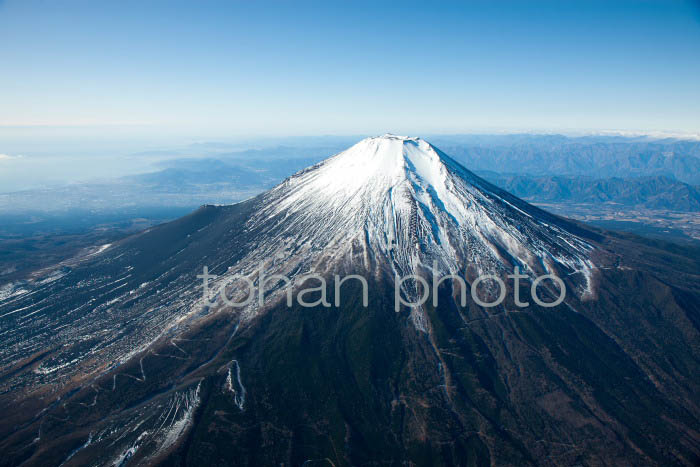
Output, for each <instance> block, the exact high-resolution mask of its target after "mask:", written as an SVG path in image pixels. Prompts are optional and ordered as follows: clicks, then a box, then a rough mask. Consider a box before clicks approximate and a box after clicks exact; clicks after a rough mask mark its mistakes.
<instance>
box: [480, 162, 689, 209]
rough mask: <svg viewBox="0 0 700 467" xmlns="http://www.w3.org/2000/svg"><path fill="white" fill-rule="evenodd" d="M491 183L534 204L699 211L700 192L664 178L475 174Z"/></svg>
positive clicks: (685, 184)
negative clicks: (610, 204) (618, 206)
mask: <svg viewBox="0 0 700 467" xmlns="http://www.w3.org/2000/svg"><path fill="white" fill-rule="evenodd" d="M478 173H479V175H481V176H482V177H484V178H486V179H487V180H488V181H490V182H491V183H493V184H495V185H498V186H499V187H501V188H503V189H505V190H507V191H509V192H511V193H513V194H515V195H517V196H519V197H521V198H525V199H528V200H532V201H536V202H540V203H543V202H552V203H561V202H575V203H617V204H620V205H623V206H642V207H645V208H648V209H669V210H673V211H688V212H696V211H700V188H699V187H697V186H693V185H689V184H687V183H683V182H679V181H677V180H674V179H671V178H668V177H665V176H656V177H637V178H619V177H612V178H603V179H595V178H591V177H576V176H563V175H555V176H535V175H512V174H499V173H496V172H485V171H480V172H478Z"/></svg>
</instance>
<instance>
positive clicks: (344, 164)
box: [232, 134, 592, 294]
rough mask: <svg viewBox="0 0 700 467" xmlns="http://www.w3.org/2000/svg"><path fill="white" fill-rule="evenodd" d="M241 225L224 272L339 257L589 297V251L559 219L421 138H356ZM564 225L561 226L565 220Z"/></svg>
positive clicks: (400, 270)
mask: <svg viewBox="0 0 700 467" xmlns="http://www.w3.org/2000/svg"><path fill="white" fill-rule="evenodd" d="M259 206H260V208H259V209H258V210H256V212H255V214H254V215H253V216H252V217H251V218H250V219H249V221H248V223H247V229H248V231H251V232H252V231H255V232H260V236H261V237H260V241H259V242H258V243H257V245H256V248H255V249H254V250H253V251H251V253H250V254H249V255H247V257H246V259H245V260H243V261H241V262H239V264H237V265H236V266H235V267H233V268H232V271H247V272H248V273H252V271H253V270H254V269H255V267H257V264H259V262H260V261H263V262H265V261H268V262H269V263H270V267H272V268H273V269H274V272H275V273H284V274H290V273H294V272H307V271H316V272H319V273H323V272H324V271H330V270H331V269H332V268H333V266H334V265H337V264H339V263H345V264H347V263H348V262H350V263H352V264H353V265H354V266H357V265H358V264H357V263H362V264H360V266H362V267H364V268H366V269H368V270H371V271H375V272H376V271H379V270H384V271H387V272H390V273H391V272H394V273H396V274H402V275H403V274H411V273H415V272H418V271H419V270H423V271H425V270H426V268H432V265H433V264H437V265H438V268H439V269H440V271H441V272H449V273H461V274H464V273H465V271H467V270H470V271H472V273H473V274H477V275H478V274H499V275H502V274H504V273H510V272H512V271H513V267H514V266H518V267H519V268H520V269H521V270H522V271H525V272H527V273H529V274H532V275H537V274H546V273H552V272H553V273H558V274H567V275H574V274H577V275H579V277H580V281H579V282H580V284H581V286H580V293H581V294H585V293H590V272H591V268H592V263H591V261H590V251H591V249H592V247H591V246H590V245H589V244H588V243H587V242H586V241H585V240H584V239H582V238H579V237H578V236H577V235H575V234H574V233H572V231H571V230H573V229H568V227H567V224H566V223H565V222H563V221H561V219H558V218H556V217H554V216H552V215H549V214H547V213H545V212H543V211H541V210H539V209H537V208H535V207H533V206H531V205H529V204H527V203H525V202H523V201H521V200H519V199H518V198H516V197H514V196H512V195H510V194H508V193H506V192H503V191H502V190H500V189H498V188H496V187H494V186H493V185H491V184H489V183H488V182H486V181H484V180H483V179H481V178H479V177H478V176H476V175H474V174H473V173H472V172H470V171H468V170H467V169H465V168H464V167H462V166H461V165H460V164H458V163H457V162H455V161H454V160H453V159H451V158H450V157H449V156H447V155H446V154H444V153H443V152H442V151H440V150H439V149H437V148H435V147H434V146H432V145H431V144H429V143H428V142H426V141H424V140H422V139H420V138H414V137H405V136H395V135H391V134H385V135H383V136H378V137H372V138H367V139H364V140H362V141H360V142H358V143H357V144H355V145H354V146H352V147H350V148H348V149H347V150H345V151H343V152H341V153H339V154H337V155H335V156H332V157H330V158H328V159H326V160H325V161H323V162H321V163H319V164H317V165H315V166H312V167H310V168H308V169H306V170H303V171H301V172H299V173H297V174H295V175H293V176H292V177H290V178H288V179H287V180H285V181H284V182H283V183H281V184H280V185H278V186H277V187H275V188H273V189H272V190H270V191H269V192H267V193H265V194H263V195H261V198H260V203H259ZM569 227H570V226H569Z"/></svg>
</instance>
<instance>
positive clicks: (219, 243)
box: [0, 135, 700, 465]
mask: <svg viewBox="0 0 700 467" xmlns="http://www.w3.org/2000/svg"><path fill="white" fill-rule="evenodd" d="M203 266H207V267H208V269H209V271H210V272H211V273H213V274H216V275H217V276H218V278H217V279H215V280H213V281H212V283H211V284H210V287H211V288H212V289H216V288H218V285H220V284H223V283H225V282H226V281H227V280H231V279H232V278H233V277H234V276H235V275H238V280H239V282H240V280H241V279H240V276H245V277H248V278H250V279H251V280H252V281H253V282H254V283H257V285H258V286H259V285H260V284H259V282H260V278H259V270H260V269H261V268H262V269H263V270H264V271H265V274H267V275H268V277H269V276H270V275H272V274H285V275H287V276H288V277H289V278H290V279H291V280H292V282H293V283H294V292H293V295H294V298H295V300H293V301H292V305H291V307H289V306H287V305H286V303H285V301H284V297H285V289H283V288H282V286H281V283H276V284H275V283H270V284H269V287H267V290H268V294H267V295H266V296H265V298H267V300H266V301H265V304H264V305H262V306H261V305H260V304H259V303H258V300H254V301H252V302H251V303H250V304H249V305H248V306H246V307H242V308H235V309H234V308H231V307H228V306H225V303H224V302H223V301H222V297H221V294H217V295H215V296H212V297H210V299H211V300H212V301H213V302H214V303H213V304H212V303H206V302H207V300H205V299H204V297H202V285H201V280H199V279H196V278H195V276H196V275H197V274H201V272H202V267H203ZM515 266H518V267H519V268H520V269H521V271H524V272H525V274H526V275H527V278H526V279H525V281H524V282H532V280H533V279H534V277H535V276H537V275H540V274H545V273H555V274H557V275H558V276H559V277H561V278H562V280H563V281H564V283H565V284H566V288H567V291H568V293H567V294H566V298H565V300H564V302H563V303H562V304H561V305H559V306H557V307H554V308H549V307H544V306H539V305H537V304H536V303H535V302H534V297H532V296H531V293H530V287H527V286H525V285H523V286H522V287H521V290H520V294H519V298H520V299H521V300H523V301H526V302H529V303H530V305H529V306H527V307H525V308H522V307H518V306H517V305H516V303H515V299H514V294H513V287H512V282H508V283H507V289H508V293H507V295H506V299H505V301H504V302H503V304H502V305H499V306H498V307H495V308H488V309H486V308H483V307H481V306H478V305H477V304H476V303H475V302H474V301H469V302H467V303H466V304H465V305H462V304H460V301H459V300H457V297H458V292H459V291H458V290H457V289H458V288H457V287H454V288H453V287H452V284H451V283H450V281H446V282H443V283H442V284H441V285H440V287H438V288H437V289H436V290H431V291H430V294H431V295H432V294H437V296H438V297H437V298H438V299H439V300H438V303H439V304H438V305H437V306H435V305H434V304H433V302H432V300H427V301H426V302H425V304H423V305H408V306H401V307H400V308H399V312H396V311H394V308H395V297H394V275H395V274H399V275H405V274H416V275H419V276H425V277H427V278H429V277H430V274H431V273H432V272H433V271H435V272H438V273H440V274H448V273H459V274H461V275H462V276H466V279H467V281H468V282H469V283H472V282H473V281H474V280H475V278H476V277H477V276H479V275H481V274H494V275H496V276H499V277H502V278H505V275H506V274H509V273H512V271H513V267H515ZM698 266H699V264H698V261H697V257H691V256H689V255H684V254H682V253H672V252H665V251H662V250H660V249H658V248H655V247H653V246H649V245H644V244H641V243H638V242H635V241H633V240H629V239H624V238H619V237H614V236H610V235H608V234H605V233H601V232H597V231H593V230H591V229H589V228H587V227H585V226H582V225H579V224H575V223H572V222H569V221H566V220H564V219H561V218H558V217H555V216H553V215H550V214H547V213H545V212H543V211H541V210H539V209H537V208H535V207H532V206H530V205H528V204H527V203H525V202H523V201H521V200H519V199H517V198H515V197H513V196H512V195H509V194H508V193H506V192H504V191H502V190H500V189H498V188H496V187H494V186H492V185H490V184H489V183H487V182H485V181H484V180H482V179H480V178H479V177H477V176H475V175H474V174H472V173H471V172H469V171H468V170H466V169H464V168H463V167H461V166H460V165H459V164H457V163H456V162H454V161H453V160H452V159H451V158H449V157H448V156H446V155H445V154H443V153H442V152H440V151H439V150H437V149H436V148H434V147H432V146H431V145H429V144H428V143H426V142H424V141H422V140H420V139H416V138H406V137H396V136H393V135H385V136H383V137H378V138H370V139H367V140H363V141H361V142H360V143H358V144H357V145H355V146H353V147H352V148H350V149H348V150H347V151H345V152H343V153H340V154H338V155H336V156H334V157H332V158H330V159H327V160H326V161H324V162H322V163H320V164H318V165H316V166H313V167H310V168H309V169H306V170H304V171H302V172H300V173H298V174H296V175H295V176H293V177H290V178H289V179H287V180H285V182H283V183H282V184H280V185H278V186H277V187H275V188H273V189H272V190H270V191H268V192H266V193H263V194H262V195H260V196H258V197H255V198H252V199H250V200H248V201H245V202H243V203H239V204H237V205H233V206H221V207H214V206H205V207H202V208H201V209H199V210H198V211H196V212H195V213H193V214H191V215H189V216H186V217H184V218H182V219H179V220H177V221H175V222H172V223H169V224H164V225H161V226H158V227H154V228H152V229H149V230H148V231H145V232H143V233H141V234H138V235H135V236H132V237H130V238H128V239H126V240H123V241H120V242H117V243H115V244H113V245H108V246H107V245H105V246H103V247H101V248H99V249H96V250H95V251H93V252H91V253H90V254H89V255H87V256H85V257H82V258H77V259H75V260H73V261H71V262H69V263H66V264H63V265H60V267H58V268H56V269H53V270H51V271H45V272H43V273H42V274H39V275H37V277H35V278H34V279H33V280H32V281H30V282H27V283H22V284H14V285H13V287H12V288H11V289H8V290H7V291H5V292H4V298H3V299H2V301H0V335H1V336H2V337H3V341H2V343H1V344H0V365H2V366H1V367H0V409H2V410H3V413H6V414H8V415H7V416H6V417H5V419H4V420H3V421H2V422H0V439H1V440H2V441H0V448H1V449H2V450H3V452H4V453H6V455H5V456H4V458H3V459H2V460H0V464H2V465H18V464H20V463H22V462H26V464H27V465H59V464H65V465H86V464H94V465H107V464H109V465H113V464H116V465H137V464H158V463H166V464H174V465H185V464H195V465H199V464H202V463H210V464H224V463H229V464H243V465H261V464H263V465H267V464H273V463H274V464H279V463H285V464H291V465H301V464H304V463H309V464H314V463H315V464H317V465H359V464H377V463H388V464H393V463H402V462H403V463H405V462H413V463H416V464H419V465H425V464H433V465H491V464H497V465H571V464H576V463H581V464H621V463H627V464H634V465H655V464H660V463H664V464H678V465H693V464H694V463H697V461H698V460H699V459H700V457H699V456H700V452H699V451H698V448H697V446H698V441H699V440H700V439H699V437H698V432H700V423H698V414H699V413H700V411H699V410H698V407H697V404H696V401H695V399H694V394H697V393H698V392H700V388H699V387H698V382H697V380H696V378H694V375H697V374H699V370H700V368H699V367H700V365H699V364H698V363H699V361H698V355H700V353H699V352H698V350H699V349H698V342H700V340H699V339H698V337H699V333H698V330H699V325H700V287H698V283H699V282H698V275H697V271H698ZM311 271H313V272H315V273H316V274H318V276H317V277H316V278H315V279H311V280H309V283H314V284H317V283H318V282H319V281H320V280H321V279H322V278H323V279H326V280H327V281H328V282H329V283H332V281H333V276H334V275H335V274H361V275H363V276H364V277H366V278H367V280H368V282H369V284H370V287H369V288H368V301H367V306H366V307H365V306H364V305H363V299H362V289H361V286H360V285H359V283H358V282H357V281H351V282H349V283H347V284H346V285H343V288H342V300H339V301H338V305H337V306H335V305H333V306H330V307H325V306H323V305H322V304H320V303H319V304H318V305H316V306H312V307H306V306H302V304H301V303H300V302H299V300H298V299H299V294H300V292H301V291H302V285H303V283H302V280H303V278H304V274H306V273H308V272H311ZM492 285H493V284H487V283H483V284H482V287H481V288H479V290H480V294H481V295H482V297H491V298H492V297H493V296H494V295H497V291H496V289H495V288H493V287H492ZM304 287H309V284H308V283H307V284H305V285H304ZM401 293H402V296H403V297H405V298H406V299H407V301H414V302H415V301H416V300H415V299H416V298H417V297H418V296H419V295H420V290H419V287H417V286H415V284H414V283H412V282H405V283H404V287H403V288H402V290H401ZM540 293H541V295H542V297H544V298H546V299H547V300H545V301H552V299H553V298H555V297H556V296H557V290H556V287H551V286H550V285H546V284H544V283H543V284H542V287H541V288H540ZM227 294H228V295H229V296H230V298H231V299H234V300H236V301H243V299H244V298H245V296H246V291H245V289H244V288H242V287H237V288H232V289H229V290H227ZM309 295H310V296H311V298H309ZM318 298H320V292H318V291H317V292H314V293H310V294H308V295H307V297H306V300H307V302H308V301H313V300H316V299H318ZM335 298H336V297H335V291H334V289H333V287H330V288H329V292H328V297H327V300H328V302H329V303H330V304H335ZM431 298H432V297H431Z"/></svg>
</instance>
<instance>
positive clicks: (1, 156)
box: [0, 154, 22, 161]
mask: <svg viewBox="0 0 700 467" xmlns="http://www.w3.org/2000/svg"><path fill="white" fill-rule="evenodd" d="M20 157H22V156H11V155H9V154H0V161H6V160H10V159H19V158H20Z"/></svg>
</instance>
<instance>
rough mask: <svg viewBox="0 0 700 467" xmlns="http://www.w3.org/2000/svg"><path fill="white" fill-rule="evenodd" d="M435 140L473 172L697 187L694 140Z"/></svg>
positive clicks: (699, 166)
mask: <svg viewBox="0 0 700 467" xmlns="http://www.w3.org/2000/svg"><path fill="white" fill-rule="evenodd" d="M438 141H440V143H441V147H442V148H444V150H445V151H446V152H448V153H449V154H451V155H452V156H453V157H454V158H455V159H456V160H458V161H459V162H460V163H462V164H465V165H466V166H468V167H469V168H470V169H472V170H476V171H493V172H504V171H507V172H515V173H517V174H519V175H539V176H550V175H570V176H588V177H593V178H611V177H621V178H627V177H656V176H666V177H669V178H675V179H677V180H680V181H682V182H685V183H689V184H691V185H700V141H697V140H677V139H650V138H623V137H610V136H608V137H604V136H598V137H590V136H589V137H577V138H576V137H565V136H562V135H528V134H524V135H500V136H498V135H482V136H479V135H472V136H462V137H457V136H455V137H440V138H439V139H438ZM504 169H505V170H504Z"/></svg>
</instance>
